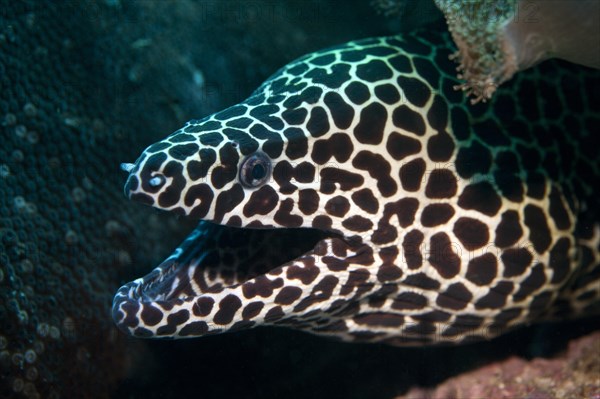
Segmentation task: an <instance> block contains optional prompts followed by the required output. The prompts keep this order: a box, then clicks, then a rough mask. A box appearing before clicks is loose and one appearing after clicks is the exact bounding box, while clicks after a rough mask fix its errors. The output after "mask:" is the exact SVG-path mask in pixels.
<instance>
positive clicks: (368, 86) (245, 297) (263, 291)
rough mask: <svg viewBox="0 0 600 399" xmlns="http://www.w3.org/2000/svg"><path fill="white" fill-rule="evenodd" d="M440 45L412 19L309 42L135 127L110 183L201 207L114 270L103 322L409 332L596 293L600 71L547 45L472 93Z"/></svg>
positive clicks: (143, 196) (146, 196) (468, 330)
mask: <svg viewBox="0 0 600 399" xmlns="http://www.w3.org/2000/svg"><path fill="white" fill-rule="evenodd" d="M452 52H453V46H452V44H451V42H450V40H449V39H448V38H447V37H446V36H442V35H438V34H434V33H419V34H415V35H403V36H396V37H387V38H375V39H368V40H361V41H357V42H352V43H348V44H345V45H342V46H339V47H336V48H333V49H329V50H324V51H319V52H316V53H313V54H309V55H307V56H305V57H303V58H301V59H299V60H297V61H295V62H293V63H291V64H289V65H287V66H285V67H284V68H282V69H281V70H280V71H278V72H277V73H275V74H274V75H273V76H272V77H271V78H270V79H269V80H267V81H266V82H265V83H264V84H263V85H262V86H261V87H260V88H258V90H257V91H256V92H255V93H254V94H253V95H252V96H251V97H250V98H248V99H247V100H246V101H244V102H242V103H240V104H238V105H235V106H233V107H230V108H228V109H226V110H224V111H222V112H219V113H216V114H214V115H211V116H209V117H207V118H204V119H202V120H193V121H190V122H188V123H187V124H186V125H185V126H184V127H183V128H181V129H180V130H178V131H176V132H175V133H173V134H172V135H170V136H169V137H167V138H165V139H164V140H162V141H159V142H158V143H155V144H153V145H151V146H150V147H148V148H147V149H146V150H145V151H144V152H143V153H142V155H141V156H140V157H139V159H138V160H137V161H136V163H135V164H134V165H131V166H130V167H128V168H127V169H130V170H129V172H130V174H129V178H128V179H127V183H126V185H125V194H126V195H127V196H129V197H130V198H131V199H133V200H136V201H139V202H142V203H145V204H148V205H152V206H154V207H157V208H160V209H164V210H169V211H172V212H174V213H176V214H180V215H187V216H190V217H193V218H197V219H201V220H202V222H200V224H199V226H198V228H197V229H196V230H195V231H194V232H193V233H192V234H191V235H190V236H189V237H188V239H187V240H186V241H185V242H184V243H183V244H182V245H181V246H180V248H178V249H177V250H176V251H175V253H174V254H173V255H172V256H170V257H169V258H168V259H167V260H165V261H164V262H163V263H162V264H161V265H159V266H158V267H157V268H156V269H155V270H154V271H152V273H150V274H149V275H147V276H145V277H143V278H140V279H138V280H135V281H133V282H131V283H129V284H126V285H125V286H123V287H121V289H120V290H119V291H118V293H117V294H116V296H115V299H114V305H113V316H114V319H115V321H116V323H117V325H118V326H119V327H120V328H121V329H122V330H123V331H125V332H127V333H129V334H132V335H135V336H140V337H176V338H180V337H192V336H200V335H207V334H215V333H220V332H225V331H232V330H238V329H243V328H249V327H254V326H259V325H280V326H287V327H291V328H297V329H302V330H306V331H310V332H313V333H316V334H322V335H328V336H333V337H337V338H340V339H343V340H347V341H382V342H386V343H390V344H395V345H410V344H426V343H435V342H466V341H471V340H477V339H481V338H489V337H493V336H495V335H498V334H500V333H502V332H504V331H506V330H507V329H510V328H513V327H515V326H518V325H520V324H523V323H529V322H532V321H535V320H539V319H543V318H547V317H562V316H564V315H569V316H573V315H579V314H589V313H593V312H598V311H599V310H600V306H599V303H600V284H599V279H600V255H599V251H598V246H599V242H600V227H599V210H598V208H599V206H598V204H599V202H598V201H599V200H598V198H599V197H598V194H599V189H598V187H599V184H598V183H599V176H600V173H599V159H598V148H599V144H600V139H599V136H598V134H597V132H598V131H600V117H599V107H600V97H599V94H598V87H599V86H598V82H599V81H600V80H599V79H598V73H597V72H595V71H591V70H587V69H582V68H576V67H569V66H565V65H564V64H559V63H546V64H543V65H541V66H540V67H539V68H537V69H533V70H531V71H528V72H524V73H522V74H521V75H519V76H518V77H517V78H516V79H515V80H514V81H513V82H511V84H507V85H505V86H503V87H501V88H500V89H499V90H498V93H497V95H496V96H495V97H494V99H493V100H492V101H491V103H489V104H485V105H484V104H480V105H477V106H470V105H468V100H466V99H465V98H464V97H463V95H462V93H460V92H456V91H454V90H453V86H454V85H456V84H457V82H456V81H455V80H454V78H453V76H454V75H455V65H453V64H452V62H450V61H449V60H448V56H449V55H450V54H451V53H452ZM593 132H595V134H593Z"/></svg>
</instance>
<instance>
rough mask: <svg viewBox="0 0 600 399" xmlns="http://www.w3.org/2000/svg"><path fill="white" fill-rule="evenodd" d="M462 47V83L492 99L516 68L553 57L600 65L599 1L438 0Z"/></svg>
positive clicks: (480, 98)
mask: <svg viewBox="0 0 600 399" xmlns="http://www.w3.org/2000/svg"><path fill="white" fill-rule="evenodd" d="M434 1H435V4H436V5H437V6H438V8H439V9H440V10H441V11H442V12H443V13H444V15H445V16H446V21H447V23H448V28H449V30H450V32H451V33H452V37H453V38H454V41H455V42H456V45H457V46H458V52H457V53H456V54H455V58H456V59H457V61H459V62H460V66H459V75H458V77H459V78H460V79H462V80H464V81H465V83H464V84H463V85H461V86H459V87H458V88H460V89H462V90H464V91H466V92H467V95H472V96H473V97H474V99H473V102H474V103H477V102H479V101H486V100H488V99H489V98H491V96H492V95H493V93H494V92H495V90H496V88H497V87H498V85H500V84H502V83H503V82H505V81H507V80H509V79H510V78H511V77H512V76H513V75H514V74H515V73H516V72H518V71H521V70H524V69H527V68H529V67H531V66H533V65H535V64H537V63H539V62H541V61H544V60H546V59H550V58H560V59H565V60H567V61H571V62H574V63H577V64H581V65H585V66H590V67H594V68H600V47H598V43H600V3H599V2H597V1H596V0H585V1H576V2H569V1H562V0H550V1H540V2H529V1H525V0H475V1H468V2H463V1H456V0H434Z"/></svg>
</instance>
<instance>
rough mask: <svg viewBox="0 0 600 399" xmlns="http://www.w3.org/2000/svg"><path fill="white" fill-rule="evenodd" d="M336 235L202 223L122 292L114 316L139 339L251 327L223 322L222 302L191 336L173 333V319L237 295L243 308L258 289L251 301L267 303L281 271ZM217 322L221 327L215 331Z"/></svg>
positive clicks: (119, 292) (118, 323)
mask: <svg viewBox="0 0 600 399" xmlns="http://www.w3.org/2000/svg"><path fill="white" fill-rule="evenodd" d="M334 236H336V235H335V234H334V233H327V232H323V231H320V230H316V229H269V230H262V229H242V228H236V227H228V226H222V225H217V224H213V223H210V222H204V221H202V222H200V224H199V225H198V226H197V227H196V228H195V229H194V230H193V231H192V233H191V234H190V235H189V236H188V237H187V238H186V239H185V240H184V241H183V242H182V243H181V245H180V246H179V247H178V248H177V249H176V250H175V251H174V252H173V253H172V254H171V255H170V256H169V257H168V258H167V259H165V260H164V261H163V262H162V263H161V264H160V265H158V266H157V267H156V268H155V269H154V270H152V271H151V272H150V273H149V274H147V275H145V276H144V277H141V278H138V279H136V280H134V281H132V282H129V283H127V284H125V285H124V286H122V287H121V288H120V289H119V291H118V292H117V294H116V295H115V298H114V302H113V318H114V320H115V322H116V323H117V326H118V327H119V328H120V329H121V330H123V331H124V332H126V333H128V334H132V335H135V336H140V337H172V336H177V337H185V336H197V335H207V334H211V333H217V332H222V331H224V330H233V329H239V328H243V327H250V326H251V324H254V323H250V324H248V323H245V324H244V323H242V324H239V325H237V326H235V325H234V326H232V327H228V326H226V325H225V324H229V323H223V321H226V320H223V317H222V314H221V315H220V314H219V312H220V311H222V310H224V308H223V304H222V302H221V303H220V306H221V308H220V310H219V312H217V313H216V314H214V315H213V317H212V319H207V320H205V321H202V322H200V323H206V325H207V327H206V328H202V329H200V330H198V331H196V330H194V331H193V332H189V334H188V333H186V330H185V327H184V328H183V329H179V330H177V333H175V329H174V326H173V324H174V323H173V320H175V319H177V318H181V317H184V316H182V315H183V314H185V315H186V316H185V317H186V318H189V319H193V318H194V316H198V315H200V316H201V315H203V314H204V313H205V312H207V311H206V309H202V307H203V305H204V306H211V307H212V304H213V303H216V302H219V301H220V300H222V298H223V297H232V296H236V299H235V300H233V299H232V300H233V301H234V302H239V303H240V306H238V308H239V307H241V303H242V302H244V298H243V297H242V298H240V297H241V296H242V295H240V294H241V291H243V293H244V295H246V296H248V291H249V290H250V291H254V292H252V293H250V294H249V295H250V296H251V297H252V296H255V297H256V298H258V299H261V300H264V301H265V302H269V301H270V300H272V298H269V297H270V296H271V295H272V294H273V291H274V290H276V289H277V288H280V287H281V285H283V284H284V283H283V280H282V279H275V280H274V279H273V277H274V276H273V275H277V274H281V273H282V270H278V269H282V268H283V265H286V264H289V263H288V262H290V261H293V260H294V259H297V258H299V257H302V256H303V255H307V254H310V253H311V252H315V250H316V248H317V247H319V245H320V243H324V241H323V239H325V238H330V237H334ZM267 273H269V277H270V278H268V277H266V274H267ZM277 280H279V281H278V282H277ZM249 302H252V301H249ZM230 311H231V310H224V312H225V313H227V312H230ZM207 313H210V312H207ZM221 313H222V312H221ZM234 313H235V311H234ZM192 314H193V315H192ZM206 316H208V314H206ZM232 317H233V315H232ZM242 318H243V317H242ZM225 319H227V317H225ZM179 321H180V320H177V322H176V323H175V324H180V323H179ZM232 321H233V323H234V324H235V322H236V321H235V320H232ZM240 321H241V320H240ZM266 321H268V320H266ZM213 322H215V323H216V324H217V326H216V327H221V328H211V327H210V326H211V325H212V324H213ZM196 323H198V322H196ZM191 325H194V323H191ZM203 325H204V324H203ZM219 325H220V326H219ZM179 327H181V326H179Z"/></svg>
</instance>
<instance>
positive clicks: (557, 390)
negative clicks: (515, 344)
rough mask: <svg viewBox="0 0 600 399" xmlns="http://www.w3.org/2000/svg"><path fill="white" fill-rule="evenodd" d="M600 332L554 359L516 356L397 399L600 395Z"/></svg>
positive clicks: (546, 398)
mask: <svg viewBox="0 0 600 399" xmlns="http://www.w3.org/2000/svg"><path fill="white" fill-rule="evenodd" d="M599 397H600V332H595V333H592V334H590V335H587V336H585V337H582V338H579V339H576V340H574V341H571V342H570V343H569V346H568V349H567V350H566V351H565V352H564V353H561V354H559V355H557V356H554V357H551V358H547V359H546V358H535V359H532V360H529V361H528V360H526V359H522V358H519V357H516V356H512V357H510V358H508V359H506V360H503V361H499V362H497V363H492V364H489V365H486V366H483V367H481V368H479V369H477V370H474V371H470V372H467V373H464V374H462V375H459V376H457V377H454V378H451V379H449V380H448V381H446V382H444V383H442V384H440V385H438V386H437V387H436V388H434V389H423V388H413V389H412V390H410V391H409V392H408V393H407V394H406V395H403V396H399V397H398V398H397V399H469V398H498V399H512V398H528V399H553V398H571V399H575V398H581V399H584V398H585V399H589V398H599Z"/></svg>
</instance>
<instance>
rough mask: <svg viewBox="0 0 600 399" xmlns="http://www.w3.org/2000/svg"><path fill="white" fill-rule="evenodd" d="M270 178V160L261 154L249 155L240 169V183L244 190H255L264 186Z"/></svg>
mask: <svg viewBox="0 0 600 399" xmlns="http://www.w3.org/2000/svg"><path fill="white" fill-rule="evenodd" d="M270 176H271V160H270V159H269V157H267V156H266V155H265V154H263V153H262V152H257V153H254V154H252V155H249V156H247V157H246V159H244V161H243V162H242V167H241V168H240V176H239V179H240V182H241V183H242V185H243V186H244V187H246V188H255V187H259V186H262V185H263V184H265V183H266V182H267V181H268V180H269V177H270Z"/></svg>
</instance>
